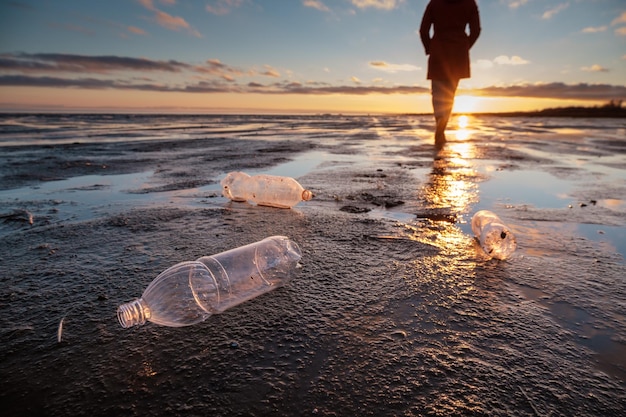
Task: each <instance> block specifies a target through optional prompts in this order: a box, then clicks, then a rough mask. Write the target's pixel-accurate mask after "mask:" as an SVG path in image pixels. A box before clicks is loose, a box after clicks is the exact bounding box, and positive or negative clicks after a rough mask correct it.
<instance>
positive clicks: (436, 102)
mask: <svg viewBox="0 0 626 417" xmlns="http://www.w3.org/2000/svg"><path fill="white" fill-rule="evenodd" d="M458 84H459V82H458V80H432V98H433V113H434V115H435V124H436V127H435V144H436V145H442V144H443V143H444V142H445V141H446V135H445V130H446V126H447V125H448V120H449V119H450V113H452V106H453V105H454V95H455V94H456V88H457V86H458Z"/></svg>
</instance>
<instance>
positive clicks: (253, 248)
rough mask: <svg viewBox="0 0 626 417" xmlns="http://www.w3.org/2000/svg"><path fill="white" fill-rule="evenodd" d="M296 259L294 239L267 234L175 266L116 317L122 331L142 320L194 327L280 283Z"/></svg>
mask: <svg viewBox="0 0 626 417" xmlns="http://www.w3.org/2000/svg"><path fill="white" fill-rule="evenodd" d="M301 257H302V255H301V252H300V248H299V247H298V245H297V244H296V243H295V242H294V241H292V240H290V239H289V238H288V237H285V236H272V237H268V238H266V239H263V240H261V241H259V242H255V243H251V244H249V245H246V246H242V247H239V248H235V249H231V250H228V251H226V252H222V253H219V254H217V255H213V256H204V257H202V258H199V259H197V260H196V261H189V262H181V263H179V264H176V265H174V266H172V267H170V268H168V269H166V270H165V271H163V272H162V273H161V274H159V276H157V277H156V278H155V279H154V281H152V283H151V284H150V285H149V286H148V288H146V290H145V291H144V293H143V295H142V296H141V298H138V299H136V300H134V301H131V302H129V303H126V304H122V305H120V306H119V307H118V309H117V318H118V320H119V322H120V324H121V325H122V327H124V328H128V327H131V326H135V325H142V324H145V322H146V321H150V322H152V323H155V324H158V325H162V326H171V327H182V326H189V325H192V324H196V323H199V322H201V321H203V320H206V319H207V318H208V317H209V316H211V315H213V314H217V313H222V312H223V311H225V310H226V309H228V308H230V307H233V306H236V305H238V304H241V303H243V302H244V301H247V300H250V299H251V298H254V297H257V296H259V295H261V294H264V293H266V292H268V291H271V290H273V289H275V288H278V287H280V286H282V285H284V284H285V283H287V282H288V281H290V280H291V278H292V277H293V275H294V272H295V269H296V267H297V264H298V261H299V260H300V258H301Z"/></svg>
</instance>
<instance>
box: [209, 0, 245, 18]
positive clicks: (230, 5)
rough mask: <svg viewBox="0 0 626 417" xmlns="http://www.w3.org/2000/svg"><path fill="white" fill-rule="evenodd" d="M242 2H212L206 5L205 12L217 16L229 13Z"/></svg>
mask: <svg viewBox="0 0 626 417" xmlns="http://www.w3.org/2000/svg"><path fill="white" fill-rule="evenodd" d="M242 4H243V0H213V1H211V2H210V3H209V4H207V5H206V11H207V12H209V13H212V14H216V15H218V16H223V15H226V14H228V13H230V12H231V11H232V10H233V9H236V8H238V7H241V5H242Z"/></svg>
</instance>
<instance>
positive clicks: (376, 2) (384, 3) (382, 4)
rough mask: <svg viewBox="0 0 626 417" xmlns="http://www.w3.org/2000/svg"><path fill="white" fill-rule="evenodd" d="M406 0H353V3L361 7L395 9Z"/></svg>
mask: <svg viewBox="0 0 626 417" xmlns="http://www.w3.org/2000/svg"><path fill="white" fill-rule="evenodd" d="M403 1H404V0H351V2H352V4H353V5H354V6H356V7H358V8H359V9H367V8H370V7H371V8H373V9H381V10H392V9H395V8H396V6H398V5H399V4H400V3H402V2H403Z"/></svg>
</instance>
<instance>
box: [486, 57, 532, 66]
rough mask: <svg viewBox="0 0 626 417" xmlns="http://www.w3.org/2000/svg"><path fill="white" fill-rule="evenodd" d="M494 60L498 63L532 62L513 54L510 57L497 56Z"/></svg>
mask: <svg viewBox="0 0 626 417" xmlns="http://www.w3.org/2000/svg"><path fill="white" fill-rule="evenodd" d="M493 62H494V63H496V64H498V65H526V64H529V63H530V61H527V60H525V59H524V58H522V57H519V56H517V55H513V56H512V57H510V58H509V57H508V56H507V55H500V56H497V57H496V58H495V59H494V60H493Z"/></svg>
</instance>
